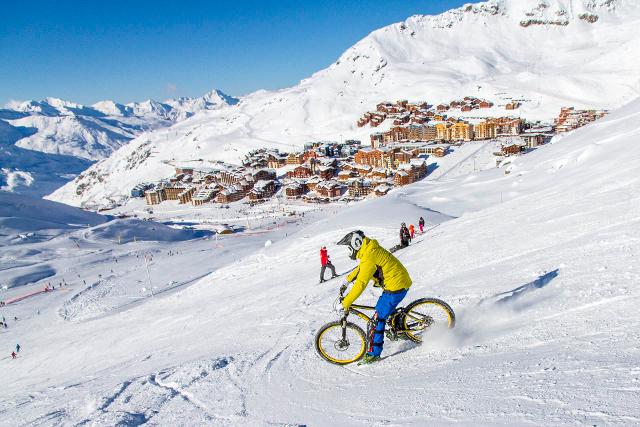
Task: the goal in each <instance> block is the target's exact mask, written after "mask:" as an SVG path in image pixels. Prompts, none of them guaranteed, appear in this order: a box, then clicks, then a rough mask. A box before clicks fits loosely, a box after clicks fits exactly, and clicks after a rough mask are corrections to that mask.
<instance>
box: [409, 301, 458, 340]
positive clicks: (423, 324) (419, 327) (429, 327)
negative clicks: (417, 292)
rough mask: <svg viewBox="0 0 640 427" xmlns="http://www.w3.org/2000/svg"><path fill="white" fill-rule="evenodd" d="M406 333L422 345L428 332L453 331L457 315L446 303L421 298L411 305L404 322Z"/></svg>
mask: <svg viewBox="0 0 640 427" xmlns="http://www.w3.org/2000/svg"><path fill="white" fill-rule="evenodd" d="M402 324H403V327H404V331H403V332H404V333H405V334H406V336H407V337H408V338H409V339H410V340H411V341H413V342H416V343H421V342H422V341H423V339H424V337H425V335H426V333H427V331H434V330H436V329H451V328H453V327H454V326H455V324H456V315H455V313H454V312H453V309H452V308H451V307H450V306H449V304H447V303H446V302H444V301H442V300H439V299H437V298H421V299H419V300H415V301H414V302H412V303H411V304H409V305H408V306H407V307H406V308H405V311H404V316H403V320H402Z"/></svg>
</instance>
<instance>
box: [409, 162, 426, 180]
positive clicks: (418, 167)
mask: <svg viewBox="0 0 640 427" xmlns="http://www.w3.org/2000/svg"><path fill="white" fill-rule="evenodd" d="M409 165H410V166H411V170H412V171H413V172H414V178H415V181H417V180H419V179H422V178H424V177H425V176H427V162H426V161H425V160H424V159H411V161H410V162H409Z"/></svg>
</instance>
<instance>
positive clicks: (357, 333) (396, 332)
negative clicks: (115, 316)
mask: <svg viewBox="0 0 640 427" xmlns="http://www.w3.org/2000/svg"><path fill="white" fill-rule="evenodd" d="M346 290H347V286H346V285H342V286H341V287H340V297H339V298H338V299H337V300H336V302H337V303H338V304H340V303H342V299H343V298H344V292H345V291H346ZM363 311H375V307H372V306H369V305H361V304H352V305H351V307H350V308H349V310H348V311H346V312H344V313H343V315H342V317H341V318H340V320H338V321H335V322H329V323H327V324H326V325H324V326H322V327H321V328H320V330H319V331H318V333H317V334H316V338H315V345H316V351H317V352H318V354H319V355H320V356H321V357H322V358H323V359H325V360H327V361H328V362H331V363H335V364H336V365H347V364H349V363H353V362H356V361H358V360H360V358H362V356H364V354H365V352H366V348H367V343H368V339H367V337H368V336H370V331H371V330H372V329H371V328H375V325H374V324H373V322H372V316H371V317H370V316H367V315H366V314H365V313H364V312H363ZM349 314H355V315H356V316H358V317H359V318H361V319H362V320H364V321H365V322H367V333H366V334H365V331H363V330H362V328H361V327H360V326H358V325H356V324H355V323H353V322H349V321H347V317H348V316H349ZM455 323H456V315H455V313H454V312H453V309H452V308H451V307H450V306H449V304H447V303H446V302H444V301H442V300H439V299H437V298H420V299H417V300H415V301H413V302H412V303H410V304H409V305H408V306H406V307H397V308H396V309H395V311H394V312H393V313H391V315H390V316H389V318H388V319H387V322H386V326H385V335H386V337H387V338H388V339H390V340H392V341H395V340H398V339H406V340H409V341H413V342H414V343H417V344H421V343H422V341H423V337H424V335H425V333H426V332H427V331H429V330H434V329H436V328H443V329H451V328H453V327H454V326H455Z"/></svg>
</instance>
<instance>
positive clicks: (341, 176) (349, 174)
mask: <svg viewBox="0 0 640 427" xmlns="http://www.w3.org/2000/svg"><path fill="white" fill-rule="evenodd" d="M357 176H358V172H356V171H354V170H341V171H340V172H339V173H338V177H337V178H338V181H340V182H345V181H348V180H349V179H351V178H355V177H357Z"/></svg>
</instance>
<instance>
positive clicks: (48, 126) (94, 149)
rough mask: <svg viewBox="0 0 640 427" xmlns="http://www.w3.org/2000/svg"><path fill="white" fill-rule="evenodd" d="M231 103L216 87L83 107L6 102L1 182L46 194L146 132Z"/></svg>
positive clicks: (0, 130) (0, 123)
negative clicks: (194, 95)
mask: <svg viewBox="0 0 640 427" xmlns="http://www.w3.org/2000/svg"><path fill="white" fill-rule="evenodd" d="M235 103H237V100H236V99H235V98H231V97H229V96H227V95H225V94H223V93H222V92H220V91H217V90H214V91H212V92H210V93H207V94H206V95H204V96H202V97H199V98H179V99H175V100H168V101H165V102H164V103H160V102H156V101H152V100H148V101H144V102H136V103H130V104H126V105H124V104H118V103H115V102H113V101H101V102H98V103H96V104H94V105H92V106H84V105H81V104H77V103H73V102H67V101H63V100H60V99H57V98H46V99H44V100H42V101H26V102H11V103H9V104H8V105H7V106H6V108H5V109H2V110H0V149H1V150H3V151H4V152H5V154H6V153H8V152H12V153H14V154H12V155H10V156H9V155H7V157H5V160H3V161H2V174H0V181H4V183H2V182H0V185H1V186H2V188H3V189H5V190H10V191H20V192H28V193H30V194H33V195H39V196H42V195H45V194H48V193H50V192H52V191H53V190H55V189H57V188H59V187H60V186H62V185H63V184H64V183H66V182H68V181H69V179H71V178H72V177H74V176H75V175H77V174H78V173H79V172H81V171H82V170H84V169H86V168H88V167H89V165H90V164H91V163H92V162H94V161H97V160H101V159H104V158H106V157H108V156H109V155H110V154H111V153H112V152H113V151H114V150H116V149H118V148H119V147H121V146H122V145H124V144H126V143H127V142H129V141H131V140H132V139H133V138H135V137H137V136H138V135H140V134H141V133H143V132H145V131H149V130H153V129H158V128H163V127H167V126H170V125H171V124H174V123H176V122H179V121H181V120H184V119H185V118H188V117H190V116H192V115H194V114H195V113H197V112H198V111H203V110H216V109H219V108H223V107H225V106H228V105H233V104H235ZM65 169H66V170H65ZM18 177H22V179H21V181H20V182H21V185H18V184H17V178H18ZM10 182H14V183H16V184H14V185H12V184H9V183H10Z"/></svg>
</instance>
